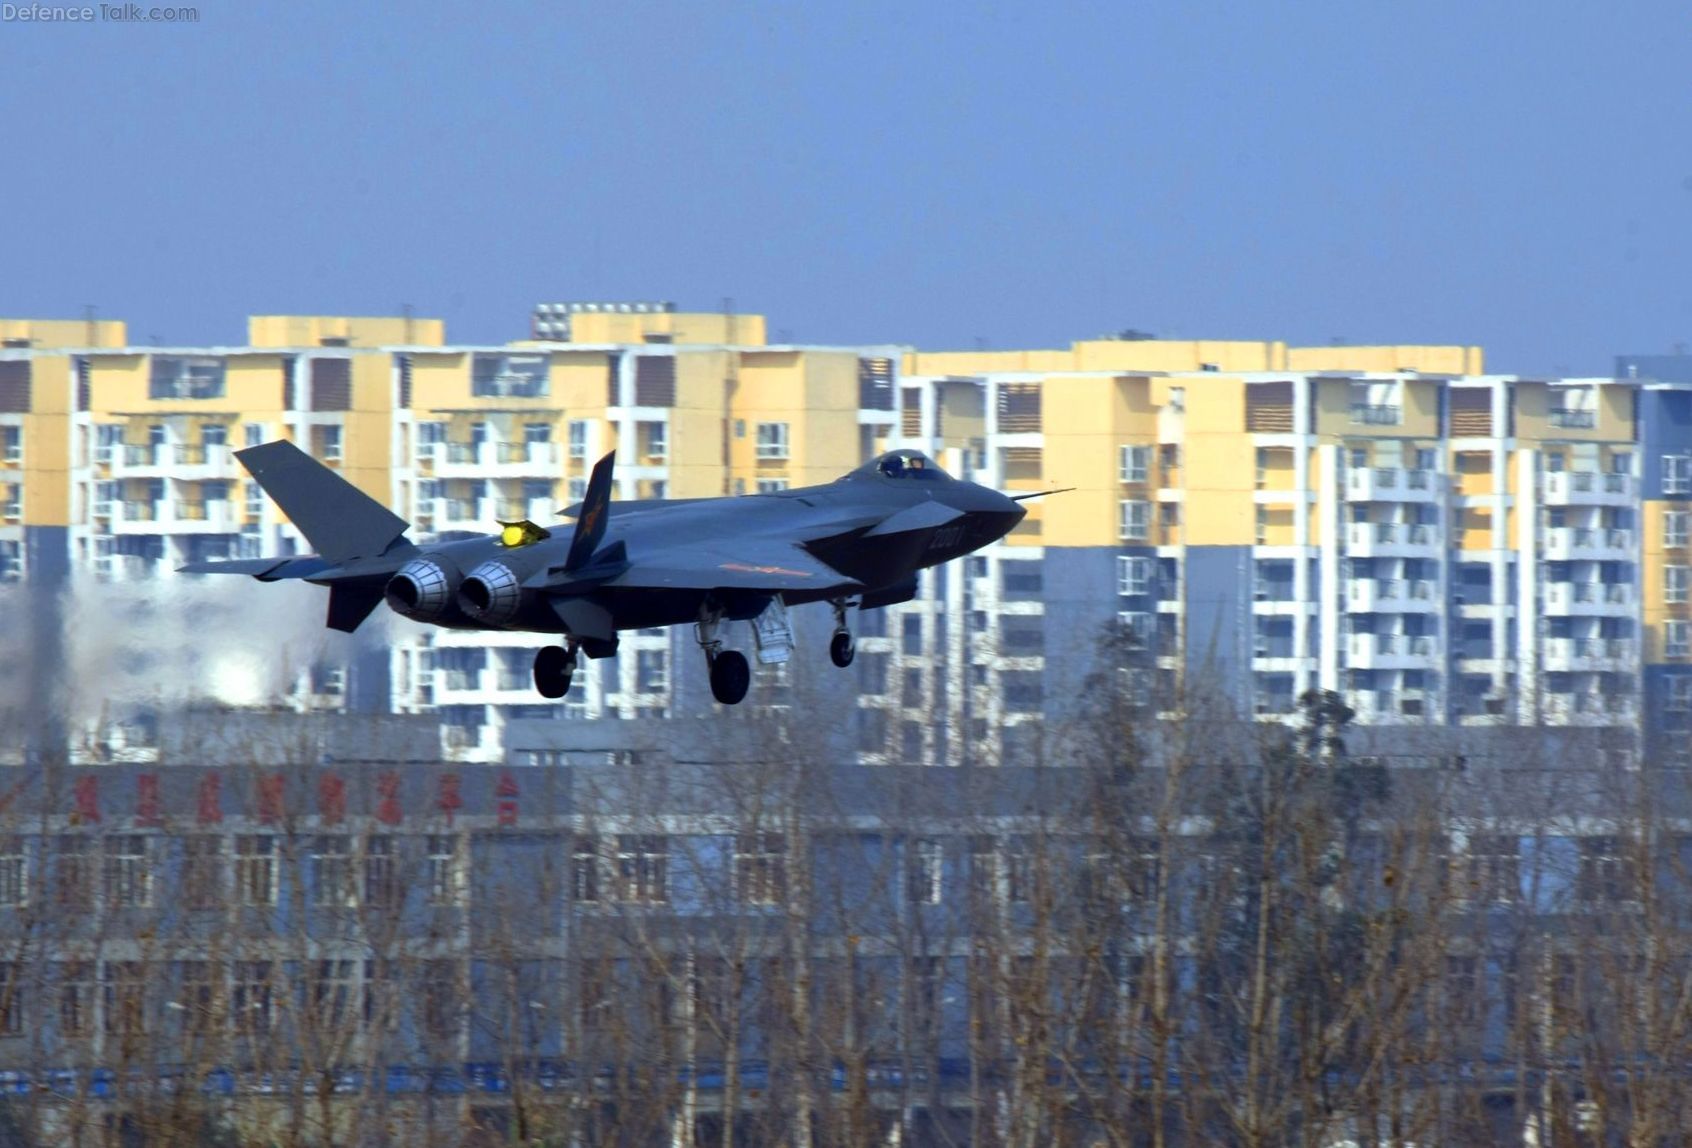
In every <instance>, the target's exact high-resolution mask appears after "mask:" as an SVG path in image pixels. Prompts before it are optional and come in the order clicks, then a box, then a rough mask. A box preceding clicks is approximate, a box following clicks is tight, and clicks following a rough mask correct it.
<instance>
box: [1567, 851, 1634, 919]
mask: <svg viewBox="0 0 1692 1148" xmlns="http://www.w3.org/2000/svg"><path fill="white" fill-rule="evenodd" d="M1575 888H1576V892H1577V893H1578V895H1579V896H1580V899H1581V900H1582V901H1588V902H1593V903H1608V904H1614V903H1617V902H1623V901H1632V900H1636V899H1637V897H1638V890H1637V888H1636V886H1635V883H1634V873H1633V863H1632V861H1631V859H1629V858H1627V857H1625V856H1623V854H1622V841H1621V840H1620V839H1619V838H1616V837H1583V838H1581V840H1580V871H1579V874H1578V876H1577V880H1576V887H1575Z"/></svg>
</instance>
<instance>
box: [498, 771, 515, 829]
mask: <svg viewBox="0 0 1692 1148" xmlns="http://www.w3.org/2000/svg"><path fill="white" fill-rule="evenodd" d="M494 797H495V798H497V799H498V800H497V801H496V802H495V805H494V808H495V810H496V811H497V812H498V815H499V818H498V820H499V824H501V825H515V824H517V779H516V778H515V777H512V776H511V774H510V773H502V774H500V775H499V784H498V785H497V786H495V787H494Z"/></svg>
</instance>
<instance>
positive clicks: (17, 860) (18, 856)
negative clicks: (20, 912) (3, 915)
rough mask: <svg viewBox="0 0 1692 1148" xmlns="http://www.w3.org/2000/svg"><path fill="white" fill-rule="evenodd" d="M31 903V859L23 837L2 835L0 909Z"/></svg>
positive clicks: (0, 843)
mask: <svg viewBox="0 0 1692 1148" xmlns="http://www.w3.org/2000/svg"><path fill="white" fill-rule="evenodd" d="M27 904H29V859H28V857H27V856H26V855H25V853H24V840H23V838H22V837H0V909H21V908H23V907H24V906H25V905H27Z"/></svg>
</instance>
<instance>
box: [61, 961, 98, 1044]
mask: <svg viewBox="0 0 1692 1148" xmlns="http://www.w3.org/2000/svg"><path fill="white" fill-rule="evenodd" d="M93 1031H94V966H93V964H92V963H90V962H88V961H66V962H65V963H64V964H61V965H60V966H59V1032H60V1034H61V1035H63V1036H88V1035H89V1034H90V1033H92V1032H93Z"/></svg>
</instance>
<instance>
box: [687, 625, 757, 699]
mask: <svg viewBox="0 0 1692 1148" xmlns="http://www.w3.org/2000/svg"><path fill="white" fill-rule="evenodd" d="M721 621H722V611H720V610H701V611H700V614H699V621H698V622H696V623H695V624H694V627H693V632H694V636H695V637H696V638H697V639H698V641H699V648H700V649H702V650H704V651H705V664H706V666H707V668H708V669H709V671H710V676H711V696H712V697H714V698H716V699H717V700H718V701H719V702H721V703H722V704H723V705H725V706H732V705H739V704H740V702H741V700H742V699H743V698H745V697H746V691H747V689H748V688H749V687H750V686H751V685H752V667H751V666H750V665H749V664H748V663H747V661H746V655H745V654H743V653H741V652H740V651H739V650H725V649H723V640H722V639H721V638H719V637H717V626H718V624H719V623H721Z"/></svg>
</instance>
